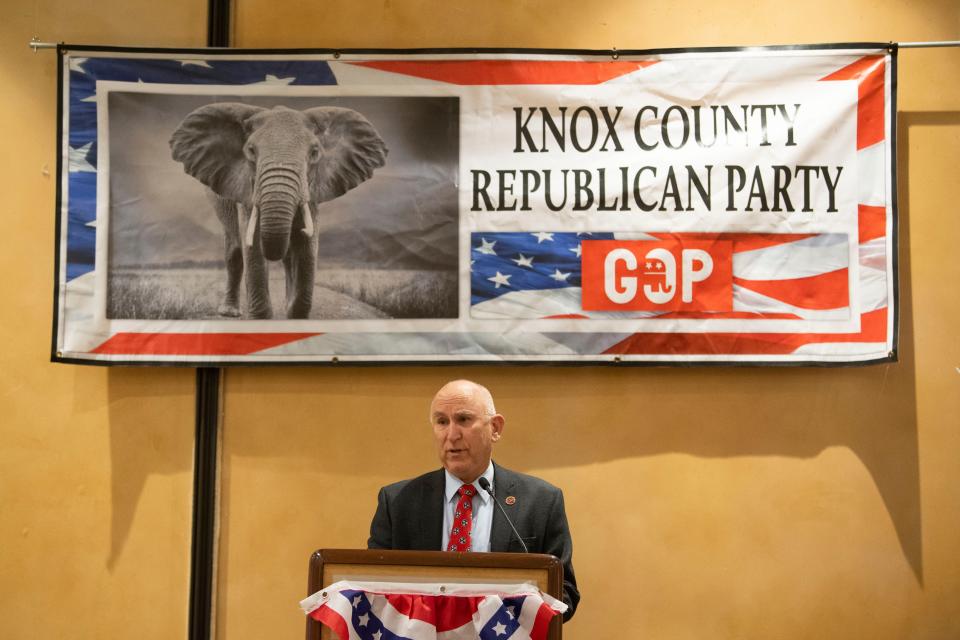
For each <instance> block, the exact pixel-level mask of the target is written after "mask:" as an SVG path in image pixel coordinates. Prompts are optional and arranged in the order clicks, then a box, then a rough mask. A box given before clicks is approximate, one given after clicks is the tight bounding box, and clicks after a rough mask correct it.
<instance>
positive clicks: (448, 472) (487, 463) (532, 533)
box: [367, 380, 580, 622]
mask: <svg viewBox="0 0 960 640" xmlns="http://www.w3.org/2000/svg"><path fill="white" fill-rule="evenodd" d="M430 422H431V424H432V425H433V437H434V442H435V444H436V446H437V454H438V456H439V457H440V463H441V464H442V465H443V469H438V470H436V471H431V472H430V473H426V474H424V475H422V476H419V477H417V478H413V479H411V480H404V481H401V482H397V483H394V484H391V485H389V486H387V487H384V488H382V489H381V490H380V495H379V496H378V498H377V512H376V513H375V514H374V516H373V522H372V523H371V524H370V539H369V540H368V541H367V547H368V548H370V549H416V550H443V549H446V550H449V551H513V552H522V551H523V546H522V545H521V543H520V541H519V540H518V539H517V536H516V534H514V533H513V531H512V530H511V528H510V525H509V524H508V523H507V521H506V519H505V518H504V516H503V513H501V511H500V510H499V509H498V508H497V507H496V505H494V503H493V498H491V497H490V495H489V494H488V493H487V492H486V491H484V490H483V489H482V487H481V483H480V479H481V478H486V480H487V482H489V483H490V485H491V487H492V488H493V491H494V493H495V494H496V496H497V500H498V501H499V502H500V504H501V506H503V508H504V510H506V512H507V514H508V515H509V516H510V519H511V520H512V521H513V523H514V525H515V526H516V528H517V530H518V531H519V533H520V536H521V537H522V538H523V542H524V543H525V544H526V546H527V549H528V550H529V551H530V553H549V554H552V555H555V556H557V557H558V558H559V559H560V561H561V562H562V563H563V601H564V602H565V603H566V604H567V605H568V606H569V608H568V609H567V611H566V613H565V614H564V616H563V619H564V622H566V621H567V620H569V619H570V618H571V617H573V614H574V611H576V608H577V603H578V602H579V601H580V592H579V591H578V590H577V579H576V577H575V575H574V573H573V565H572V562H571V559H572V553H573V544H572V542H571V540H570V529H569V527H568V525H567V515H566V512H565V511H564V506H563V493H562V492H561V491H560V489H558V488H556V487H554V486H553V485H551V484H548V483H547V482H544V481H543V480H540V479H539V478H534V477H533V476H528V475H525V474H522V473H517V472H515V471H510V470H509V469H505V468H503V467H501V466H500V465H498V464H496V463H494V462H493V461H492V459H491V455H492V453H493V445H494V444H496V443H497V442H498V441H499V440H500V438H501V437H502V436H503V427H504V423H505V421H504V418H503V416H502V415H500V414H499V413H497V411H496V409H495V408H494V405H493V397H492V396H491V395H490V392H489V391H488V390H487V389H486V388H485V387H483V386H481V385H479V384H477V383H475V382H470V381H469V380H454V381H453V382H449V383H447V384H446V385H444V386H443V388H441V389H440V391H438V392H437V395H436V396H434V398H433V402H432V403H431V404H430ZM461 487H463V490H461Z"/></svg>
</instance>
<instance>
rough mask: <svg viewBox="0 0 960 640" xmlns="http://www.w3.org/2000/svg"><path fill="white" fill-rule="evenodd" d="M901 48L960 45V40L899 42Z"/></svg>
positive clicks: (898, 45)
mask: <svg viewBox="0 0 960 640" xmlns="http://www.w3.org/2000/svg"><path fill="white" fill-rule="evenodd" d="M896 45H897V47H898V48H900V49H930V48H933V47H960V40H939V41H934V40H931V41H930V42H897V43H896Z"/></svg>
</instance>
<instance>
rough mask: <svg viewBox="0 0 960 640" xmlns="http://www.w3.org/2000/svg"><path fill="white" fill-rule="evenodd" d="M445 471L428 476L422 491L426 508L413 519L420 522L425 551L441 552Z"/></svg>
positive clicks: (413, 515) (421, 538) (423, 503)
mask: <svg viewBox="0 0 960 640" xmlns="http://www.w3.org/2000/svg"><path fill="white" fill-rule="evenodd" d="M443 486H444V476H443V469H440V470H439V471H437V472H435V473H432V474H430V475H429V476H428V478H427V481H426V482H425V483H424V484H423V487H422V488H421V491H420V496H421V503H420V504H422V505H424V508H423V509H422V510H421V512H420V513H418V514H411V515H412V517H415V518H418V519H419V520H420V540H421V541H422V542H423V547H422V549H423V550H424V551H441V550H442V549H440V545H441V544H442V543H443Z"/></svg>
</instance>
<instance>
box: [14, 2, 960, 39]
mask: <svg viewBox="0 0 960 640" xmlns="http://www.w3.org/2000/svg"><path fill="white" fill-rule="evenodd" d="M210 4H211V5H213V4H217V5H218V6H219V4H220V2H218V0H210ZM223 20H225V21H226V26H221V23H220V22H218V23H217V25H216V27H215V26H214V24H212V23H211V24H210V25H208V26H209V29H210V30H213V29H215V28H216V29H224V30H225V33H223V34H221V33H219V32H216V33H214V32H213V31H211V32H210V33H208V36H213V35H217V36H220V35H224V36H226V37H227V40H225V41H229V23H230V13H229V8H228V9H227V15H226V17H225V18H224V19H223ZM211 39H212V38H210V37H208V41H210V40H211ZM890 44H895V45H897V47H898V48H900V49H931V48H934V47H960V40H931V41H929V42H890ZM27 46H29V47H30V48H31V49H33V50H34V52H36V51H38V50H39V49H56V48H57V43H56V42H40V40H39V39H38V38H33V39H32V40H30V42H28V43H27ZM207 46H209V47H227V46H229V45H207ZM824 46H826V47H829V46H830V45H829V44H825V45H824ZM611 50H612V51H616V47H614V48H613V49H611Z"/></svg>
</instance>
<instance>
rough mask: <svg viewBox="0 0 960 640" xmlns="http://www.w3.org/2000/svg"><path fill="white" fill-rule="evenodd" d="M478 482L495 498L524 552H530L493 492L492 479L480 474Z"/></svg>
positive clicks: (494, 500) (495, 502)
mask: <svg viewBox="0 0 960 640" xmlns="http://www.w3.org/2000/svg"><path fill="white" fill-rule="evenodd" d="M477 484H479V485H480V488H481V489H483V490H484V491H486V492H487V493H489V494H490V497H491V498H493V504H495V505H497V508H498V509H500V513H502V514H503V517H504V518H506V519H507V524H509V525H510V528H511V529H512V530H513V534H514V535H515V536H517V540H519V541H520V546H521V547H523V552H524V553H530V550H529V549H527V543H526V542H524V541H523V538H521V537H520V533H519V532H518V531H517V528H516V527H515V526H513V521H512V520H510V516H508V515H507V512H506V511H505V510H504V508H503V506H502V505H501V504H500V503H499V502H497V496H496V495H494V493H493V487H491V486H490V481H489V480H487V479H486V478H484V477H483V476H480V479H479V480H477Z"/></svg>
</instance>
